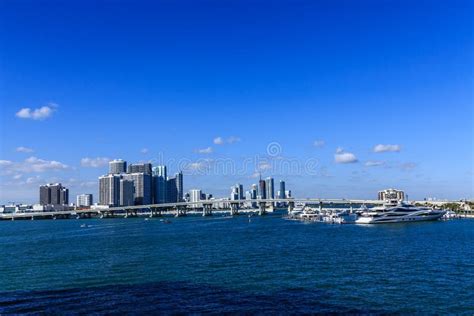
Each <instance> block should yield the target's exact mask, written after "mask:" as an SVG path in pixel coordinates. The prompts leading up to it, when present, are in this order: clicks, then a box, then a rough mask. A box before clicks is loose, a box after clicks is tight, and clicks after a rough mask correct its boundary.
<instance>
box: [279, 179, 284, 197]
mask: <svg viewBox="0 0 474 316" xmlns="http://www.w3.org/2000/svg"><path fill="white" fill-rule="evenodd" d="M285 190H286V188H285V181H283V180H280V191H278V193H279V194H278V197H279V198H280V199H284V198H285Z"/></svg>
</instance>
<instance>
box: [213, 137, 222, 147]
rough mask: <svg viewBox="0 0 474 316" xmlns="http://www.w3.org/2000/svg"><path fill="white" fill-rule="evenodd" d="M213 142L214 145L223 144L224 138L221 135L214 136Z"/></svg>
mask: <svg viewBox="0 0 474 316" xmlns="http://www.w3.org/2000/svg"><path fill="white" fill-rule="evenodd" d="M214 144H216V145H224V139H223V138H222V137H220V136H219V137H216V138H214Z"/></svg>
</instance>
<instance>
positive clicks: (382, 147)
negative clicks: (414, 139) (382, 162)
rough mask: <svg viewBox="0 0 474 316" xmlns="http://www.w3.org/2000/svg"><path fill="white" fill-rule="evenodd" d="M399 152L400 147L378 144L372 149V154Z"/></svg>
mask: <svg viewBox="0 0 474 316" xmlns="http://www.w3.org/2000/svg"><path fill="white" fill-rule="evenodd" d="M400 150H401V146H400V145H383V144H378V145H376V146H375V147H374V152H376V153H384V152H399V151H400Z"/></svg>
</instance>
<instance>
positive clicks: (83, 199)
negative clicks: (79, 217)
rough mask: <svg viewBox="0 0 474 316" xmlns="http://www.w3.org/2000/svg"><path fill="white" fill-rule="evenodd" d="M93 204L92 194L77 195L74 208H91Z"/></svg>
mask: <svg viewBox="0 0 474 316" xmlns="http://www.w3.org/2000/svg"><path fill="white" fill-rule="evenodd" d="M92 204H94V201H93V197H92V194H89V193H87V194H79V195H78V196H77V197H76V206H78V207H82V206H91V205H92Z"/></svg>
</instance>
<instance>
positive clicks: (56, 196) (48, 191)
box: [39, 183, 69, 205]
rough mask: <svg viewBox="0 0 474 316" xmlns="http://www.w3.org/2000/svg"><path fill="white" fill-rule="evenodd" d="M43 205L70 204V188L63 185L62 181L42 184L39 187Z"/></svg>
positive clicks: (40, 202)
mask: <svg viewBox="0 0 474 316" xmlns="http://www.w3.org/2000/svg"><path fill="white" fill-rule="evenodd" d="M39 195H40V201H39V204H41V205H68V204H69V189H67V188H65V187H63V186H62V184H61V183H49V184H46V185H42V186H40V189H39Z"/></svg>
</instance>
